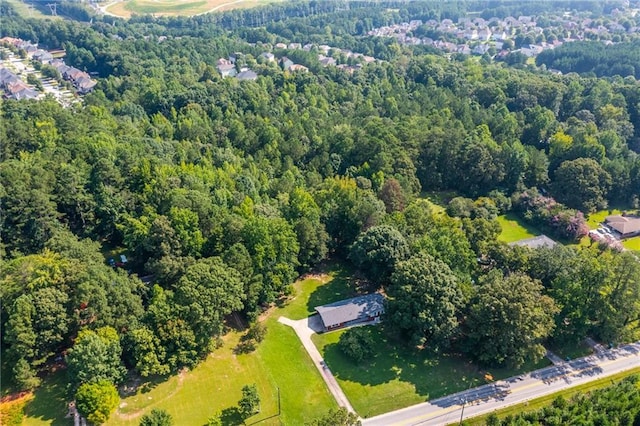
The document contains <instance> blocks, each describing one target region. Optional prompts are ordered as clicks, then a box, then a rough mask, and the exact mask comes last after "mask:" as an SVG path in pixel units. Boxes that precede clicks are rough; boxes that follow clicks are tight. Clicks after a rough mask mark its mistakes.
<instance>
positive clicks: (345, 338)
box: [338, 327, 375, 363]
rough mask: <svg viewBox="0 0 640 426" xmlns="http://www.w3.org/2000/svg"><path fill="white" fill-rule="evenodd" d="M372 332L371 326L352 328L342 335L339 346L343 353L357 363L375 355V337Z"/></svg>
mask: <svg viewBox="0 0 640 426" xmlns="http://www.w3.org/2000/svg"><path fill="white" fill-rule="evenodd" d="M371 333H372V331H371V327H355V328H350V329H349V330H347V331H345V332H344V333H342V335H341V336H340V340H339V341H338V347H339V348H340V350H341V351H342V353H343V354H345V355H346V356H347V357H349V358H350V359H351V360H352V361H355V362H356V363H360V362H362V361H363V360H368V359H371V358H372V357H373V356H374V355H375V352H374V350H373V346H374V339H373V336H372V334H371Z"/></svg>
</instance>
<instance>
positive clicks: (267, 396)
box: [24, 264, 355, 426]
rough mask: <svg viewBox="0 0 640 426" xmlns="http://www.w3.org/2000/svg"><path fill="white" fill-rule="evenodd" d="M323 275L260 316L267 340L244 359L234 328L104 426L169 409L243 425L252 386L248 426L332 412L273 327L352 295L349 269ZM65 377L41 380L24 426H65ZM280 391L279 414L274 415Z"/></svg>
mask: <svg viewBox="0 0 640 426" xmlns="http://www.w3.org/2000/svg"><path fill="white" fill-rule="evenodd" d="M325 269H326V272H321V273H318V274H316V275H311V276H309V277H308V278H306V279H304V280H301V281H298V282H297V283H295V284H294V286H293V287H294V293H293V294H294V297H292V298H291V299H290V300H289V302H288V303H287V304H286V305H284V306H283V307H275V308H272V310H271V311H269V312H268V313H266V314H265V315H264V316H263V320H264V322H265V324H266V326H267V330H268V331H267V335H266V337H265V339H264V341H263V342H262V343H260V344H259V346H258V348H257V349H256V350H255V351H254V352H251V353H248V354H239V353H235V352H234V348H235V347H236V346H237V345H238V342H239V341H240V338H241V336H242V334H243V332H242V331H236V330H232V331H230V332H229V333H227V334H226V335H225V336H224V338H223V342H224V344H223V346H222V347H221V348H219V349H217V350H215V351H214V352H213V353H212V354H211V355H209V357H208V358H207V359H206V360H205V361H203V362H201V363H200V364H199V365H198V366H197V367H196V368H194V369H193V370H192V371H186V372H183V373H181V374H178V375H174V376H172V377H170V378H166V379H157V380H147V382H146V383H143V384H142V385H141V386H139V388H138V390H137V391H136V393H134V394H132V395H129V396H126V397H124V398H123V399H122V400H121V401H120V406H119V408H118V409H117V410H116V412H115V413H114V414H112V416H111V418H110V420H109V421H108V422H107V425H138V424H139V422H140V417H141V416H142V415H143V414H145V413H148V412H149V411H150V410H151V409H153V408H161V409H165V410H167V411H168V412H169V413H170V414H171V415H172V416H173V418H174V421H175V422H176V424H189V425H202V424H205V423H206V422H207V419H208V418H209V417H210V416H212V415H213V414H215V413H216V412H222V414H223V419H224V423H225V424H229V425H237V424H240V423H241V421H240V418H239V417H238V413H237V411H235V406H236V405H237V403H238V400H239V399H240V397H241V389H242V386H244V385H245V384H252V383H255V384H256V385H257V387H258V393H259V395H260V399H261V404H260V405H261V412H260V413H259V414H257V415H255V416H253V417H251V418H249V419H248V420H247V423H248V424H251V423H255V422H260V424H261V425H265V426H267V425H281V424H286V425H289V424H291V425H296V424H303V423H304V422H305V421H309V420H310V419H313V418H316V417H319V416H321V415H323V414H324V413H325V412H326V411H327V410H329V409H330V408H337V405H336V403H335V401H334V400H333V398H332V397H331V395H330V393H329V391H328V390H327V388H326V385H325V384H324V382H323V381H322V378H321V377H320V374H319V373H318V371H317V370H316V368H315V366H314V365H313V363H312V362H311V359H310V358H309V356H308V355H307V353H306V352H305V350H304V349H303V347H302V345H301V343H300V341H299V340H298V337H297V336H296V334H295V333H294V331H293V330H292V329H291V328H290V327H287V326H285V325H283V324H280V323H278V322H277V319H278V318H279V317H280V316H287V317H289V318H295V319H300V318H304V317H306V316H307V315H308V314H309V313H310V312H312V310H313V306H317V305H320V304H324V303H327V302H331V301H335V300H337V299H341V298H344V297H348V296H350V295H352V294H354V289H355V280H353V279H352V278H351V275H350V274H351V271H349V270H348V269H344V268H343V267H342V266H341V265H339V264H330V265H328V266H326V268H325ZM65 379H66V378H65V373H64V372H60V373H58V374H57V375H54V376H52V377H50V378H49V379H47V380H45V382H44V384H43V386H42V387H41V388H40V389H39V390H38V391H37V392H36V393H35V395H34V398H33V400H32V401H31V402H29V403H28V404H27V406H26V418H25V422H24V424H25V425H27V426H31V425H34V426H35V425H48V424H60V425H62V424H68V423H69V419H65V418H64V415H65V414H66V401H67V400H69V399H68V398H65V389H64V386H65V384H66V380H65ZM278 389H279V391H280V399H281V410H282V412H281V416H279V417H278V416H277V414H278Z"/></svg>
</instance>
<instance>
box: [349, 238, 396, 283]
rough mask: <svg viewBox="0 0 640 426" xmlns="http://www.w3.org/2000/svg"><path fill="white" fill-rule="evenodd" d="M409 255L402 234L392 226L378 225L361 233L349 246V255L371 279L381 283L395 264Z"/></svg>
mask: <svg viewBox="0 0 640 426" xmlns="http://www.w3.org/2000/svg"><path fill="white" fill-rule="evenodd" d="M408 255H409V246H408V244H407V242H406V240H405V238H404V236H403V235H402V234H401V233H400V231H398V230H397V229H395V228H394V227H392V226H389V225H379V226H374V227H373V228H370V229H368V230H367V231H365V232H364V233H362V234H361V235H360V236H359V237H358V238H357V239H356V241H355V242H354V243H353V246H352V247H351V253H350V255H349V257H350V258H351V260H352V261H353V263H354V264H355V265H356V266H357V267H358V268H360V269H361V270H362V272H364V273H365V274H366V275H367V277H369V279H371V280H372V281H374V282H376V283H378V284H382V283H384V282H385V281H386V280H387V279H388V278H389V276H390V275H391V273H392V272H393V270H394V268H395V265H396V264H397V263H398V262H400V261H402V260H404V259H406V258H407V256H408Z"/></svg>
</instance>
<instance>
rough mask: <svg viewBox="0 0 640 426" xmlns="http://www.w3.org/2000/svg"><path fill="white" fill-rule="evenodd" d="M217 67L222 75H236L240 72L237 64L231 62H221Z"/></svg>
mask: <svg viewBox="0 0 640 426" xmlns="http://www.w3.org/2000/svg"><path fill="white" fill-rule="evenodd" d="M217 68H218V72H219V73H220V75H221V76H222V77H235V76H236V74H238V71H236V66H235V65H233V64H231V63H229V64H220V65H218V67H217Z"/></svg>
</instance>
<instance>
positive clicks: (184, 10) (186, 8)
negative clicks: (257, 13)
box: [105, 0, 279, 18]
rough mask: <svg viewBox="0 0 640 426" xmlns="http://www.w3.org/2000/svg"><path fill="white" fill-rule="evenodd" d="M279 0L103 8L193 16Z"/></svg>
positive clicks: (170, 1) (198, 0)
mask: <svg viewBox="0 0 640 426" xmlns="http://www.w3.org/2000/svg"><path fill="white" fill-rule="evenodd" d="M275 1H279V0H186V1H185V0H182V1H181V0H124V1H116V2H114V3H111V4H109V5H106V6H105V10H106V11H107V13H109V14H111V15H116V16H120V17H122V18H130V17H131V16H132V15H148V14H152V15H156V16H193V15H199V14H203V13H207V12H215V11H220V12H222V11H226V10H231V9H239V8H249V7H256V6H262V5H265V4H268V3H273V2H275Z"/></svg>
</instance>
